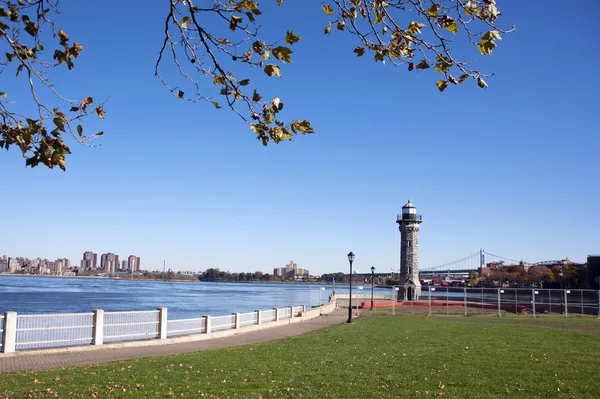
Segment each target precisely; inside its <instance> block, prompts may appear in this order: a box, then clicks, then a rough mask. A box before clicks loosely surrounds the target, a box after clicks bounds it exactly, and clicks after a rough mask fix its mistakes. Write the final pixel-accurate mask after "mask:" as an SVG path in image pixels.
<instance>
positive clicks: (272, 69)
mask: <svg viewBox="0 0 600 399" xmlns="http://www.w3.org/2000/svg"><path fill="white" fill-rule="evenodd" d="M265 73H266V74H267V75H269V76H279V77H281V72H280V71H279V67H278V66H277V65H274V64H267V66H266V67H265Z"/></svg>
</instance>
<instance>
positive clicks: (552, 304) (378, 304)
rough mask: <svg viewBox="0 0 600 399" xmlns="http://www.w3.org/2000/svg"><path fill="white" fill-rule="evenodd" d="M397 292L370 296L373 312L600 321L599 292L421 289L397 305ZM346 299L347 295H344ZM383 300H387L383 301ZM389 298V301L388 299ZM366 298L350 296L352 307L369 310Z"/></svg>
mask: <svg viewBox="0 0 600 399" xmlns="http://www.w3.org/2000/svg"><path fill="white" fill-rule="evenodd" d="M397 293H398V291H395V290H393V289H390V294H388V295H387V296H386V295H384V297H379V298H378V297H377V296H375V297H374V299H373V300H374V305H375V306H374V308H373V312H374V313H392V314H421V315H461V316H480V315H491V316H506V315H509V314H512V315H529V316H532V317H543V316H550V315H554V316H561V317H571V316H594V317H598V318H600V291H597V290H575V289H566V290H560V289H545V288H544V289H542V288H463V287H439V286H435V287H434V286H424V287H422V291H421V295H420V297H419V299H418V301H408V302H399V301H398V298H397ZM346 297H347V296H346ZM386 297H387V298H386ZM392 298H393V299H392ZM370 302H371V298H370V296H368V297H367V296H366V295H361V296H360V297H358V298H357V297H355V296H354V295H353V307H355V306H358V307H361V308H368V309H370V307H371V304H370Z"/></svg>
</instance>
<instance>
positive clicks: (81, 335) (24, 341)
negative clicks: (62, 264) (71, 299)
mask: <svg viewBox="0 0 600 399" xmlns="http://www.w3.org/2000/svg"><path fill="white" fill-rule="evenodd" d="M305 310H306V308H305V306H294V307H285V308H281V309H268V310H262V311H260V310H259V311H255V312H249V313H234V314H231V315H225V316H214V317H211V316H204V317H201V318H191V319H179V320H178V319H174V320H168V318H167V314H168V313H167V309H166V308H161V309H158V310H149V311H131V312H104V311H103V310H94V312H91V313H71V314H42V315H21V314H17V313H15V312H7V313H5V315H2V316H0V353H2V352H12V351H15V350H26V349H40V348H54V347H64V346H77V345H90V344H91V345H101V344H103V343H111V342H124V341H137V340H147V339H157V338H159V339H164V338H168V337H177V336H182V335H191V334H204V333H210V332H212V331H219V330H228V329H234V328H241V327H245V326H249V325H253V324H261V323H267V322H272V321H275V320H277V319H291V318H293V317H298V316H301V315H302V314H303V312H304V311H305ZM259 316H260V320H259ZM277 316H279V317H277ZM7 320H9V321H10V323H9V326H12V327H8V329H7V327H6V323H7ZM208 320H210V324H208V323H207V321H208ZM4 341H6V342H4ZM7 343H8V344H7Z"/></svg>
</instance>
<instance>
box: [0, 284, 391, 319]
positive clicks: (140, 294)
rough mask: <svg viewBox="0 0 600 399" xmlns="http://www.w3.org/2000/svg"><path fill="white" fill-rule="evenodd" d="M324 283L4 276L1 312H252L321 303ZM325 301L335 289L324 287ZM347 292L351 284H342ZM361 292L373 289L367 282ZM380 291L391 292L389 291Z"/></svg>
mask: <svg viewBox="0 0 600 399" xmlns="http://www.w3.org/2000/svg"><path fill="white" fill-rule="evenodd" d="M319 287H321V286H318V285H313V286H309V285H300V284H254V283H251V284H237V283H205V282H198V283H195V282H194V283H184V282H162V281H136V280H133V281H129V280H112V279H108V278H102V279H96V278H94V279H92V278H56V277H31V276H30V277H28V276H0V313H4V312H5V311H15V312H18V313H30V314H31V313H80V312H89V311H91V310H92V309H104V310H105V311H123V310H151V309H156V308H158V307H167V308H169V318H173V319H183V318H192V317H200V316H203V315H207V314H208V315H213V316H217V315H225V314H231V312H240V313H245V312H252V311H254V310H256V309H269V308H273V307H279V308H281V307H285V306H290V305H294V306H297V305H307V306H309V304H312V305H313V306H314V305H317V304H318V303H319ZM324 287H325V291H321V300H322V302H323V303H325V302H326V301H327V299H328V297H329V294H331V291H332V289H333V287H332V286H331V285H328V286H324ZM335 288H336V291H338V292H347V286H346V287H342V286H336V287H335ZM364 288H365V290H364V291H361V293H367V292H369V291H368V289H369V288H370V286H365V287H364ZM375 292H381V293H388V290H385V291H379V290H377V289H375Z"/></svg>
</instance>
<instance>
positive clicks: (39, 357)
mask: <svg viewBox="0 0 600 399" xmlns="http://www.w3.org/2000/svg"><path fill="white" fill-rule="evenodd" d="M347 315H348V313H347V310H346V309H338V310H336V311H334V312H333V313H330V314H328V315H323V316H321V317H316V318H314V319H310V320H306V321H303V322H301V323H294V324H286V325H284V326H281V327H273V328H267V329H264V330H257V331H250V332H245V333H239V334H235V335H231V336H228V337H223V338H214V339H208V340H203V341H192V342H180V343H173V344H157V345H151V346H139V347H130V348H111V347H110V346H109V345H107V346H106V348H102V349H94V350H89V351H87V350H86V351H72V352H61V353H49V354H47V355H45V354H40V352H37V353H35V354H33V353H32V354H28V353H27V352H21V353H19V354H18V355H17V356H9V357H3V356H1V355H0V373H8V372H12V371H20V370H43V369H55V368H60V367H66V366H76V365H83V364H96V363H103V362H111V361H118V360H129V359H137V358H141V357H150V356H166V355H176V354H179V353H187V352H198V351H204V350H211V349H218V348H228V347H233V346H241V345H248V344H253V343H257V342H266V341H273V340H276V339H280V338H285V337H293V336H295V335H301V334H305V333H307V332H310V331H313V330H316V329H319V328H322V327H326V326H329V325H331V324H337V323H343V322H344V321H346V319H347Z"/></svg>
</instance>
